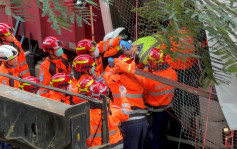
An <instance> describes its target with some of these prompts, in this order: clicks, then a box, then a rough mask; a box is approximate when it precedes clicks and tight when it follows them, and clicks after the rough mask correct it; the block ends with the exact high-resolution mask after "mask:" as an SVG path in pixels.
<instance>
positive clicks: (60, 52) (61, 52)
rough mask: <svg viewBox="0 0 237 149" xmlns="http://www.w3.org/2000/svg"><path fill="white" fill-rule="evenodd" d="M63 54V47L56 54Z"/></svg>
mask: <svg viewBox="0 0 237 149" xmlns="http://www.w3.org/2000/svg"><path fill="white" fill-rule="evenodd" d="M62 55H63V48H59V49H58V50H57V51H56V56H58V57H60V56H62Z"/></svg>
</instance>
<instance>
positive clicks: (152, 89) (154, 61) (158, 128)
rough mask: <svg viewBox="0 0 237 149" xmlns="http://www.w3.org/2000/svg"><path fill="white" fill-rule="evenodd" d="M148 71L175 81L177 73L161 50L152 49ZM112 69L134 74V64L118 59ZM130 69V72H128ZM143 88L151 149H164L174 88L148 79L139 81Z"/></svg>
mask: <svg viewBox="0 0 237 149" xmlns="http://www.w3.org/2000/svg"><path fill="white" fill-rule="evenodd" d="M147 57H148V60H147V62H148V65H149V71H150V72H151V73H153V74H155V75H159V76H161V77H164V78H168V79H171V80H173V81H177V80H178V78H177V73H176V72H175V71H174V70H173V69H172V68H171V67H170V66H169V65H168V64H167V62H166V61H165V57H166V56H165V55H164V53H163V51H162V50H160V49H158V48H153V49H151V50H150V51H149V52H148V55H147ZM114 67H115V68H116V69H117V70H118V71H121V72H130V73H135V64H134V63H132V64H129V65H128V64H126V63H124V62H122V61H121V60H119V59H115V60H114ZM129 69H130V71H128V70H129ZM140 81H141V82H142V84H143V86H144V89H145V91H144V94H145V100H146V106H147V109H148V110H149V111H150V112H151V117H152V123H151V124H150V125H151V129H152V132H153V138H152V141H151V148H153V149H165V148H166V142H167V136H166V134H167V125H168V120H169V114H168V112H167V109H168V108H169V107H171V105H170V103H171V101H172V98H173V97H174V87H172V86H168V85H165V84H162V83H160V82H157V81H154V80H151V79H149V78H142V79H141V80H140Z"/></svg>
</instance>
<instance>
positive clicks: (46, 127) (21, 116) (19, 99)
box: [0, 84, 90, 149]
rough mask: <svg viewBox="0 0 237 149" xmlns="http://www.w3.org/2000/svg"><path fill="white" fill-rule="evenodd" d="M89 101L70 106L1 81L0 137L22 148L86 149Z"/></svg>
mask: <svg viewBox="0 0 237 149" xmlns="http://www.w3.org/2000/svg"><path fill="white" fill-rule="evenodd" d="M89 122H90V121H89V104H88V103H87V102H84V103H81V104H78V105H75V106H70V105H66V104H64V103H60V102H56V101H53V100H50V99H47V98H44V97H40V96H37V95H34V94H31V93H27V92H25V91H22V90H19V89H15V88H12V87H8V86H5V85H1V84H0V140H3V141H5V142H8V143H11V144H13V145H16V146H19V147H20V148H24V149H25V148H42V149H47V148H50V149H51V148H55V149H61V148H68V149H71V148H86V142H85V139H86V137H87V136H88V135H89V134H90V128H89V127H90V125H89Z"/></svg>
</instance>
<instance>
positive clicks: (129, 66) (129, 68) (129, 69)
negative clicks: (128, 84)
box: [128, 64, 132, 73]
mask: <svg viewBox="0 0 237 149" xmlns="http://www.w3.org/2000/svg"><path fill="white" fill-rule="evenodd" d="M131 67H132V65H131V64H129V65H128V73H129V72H130V71H131Z"/></svg>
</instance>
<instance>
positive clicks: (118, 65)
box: [114, 58, 136, 74]
mask: <svg viewBox="0 0 237 149" xmlns="http://www.w3.org/2000/svg"><path fill="white" fill-rule="evenodd" d="M114 67H115V70H116V71H117V72H125V73H131V74H135V69H136V64H135V61H132V63H131V64H127V63H125V62H123V61H121V60H119V59H117V58H115V59H114Z"/></svg>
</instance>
